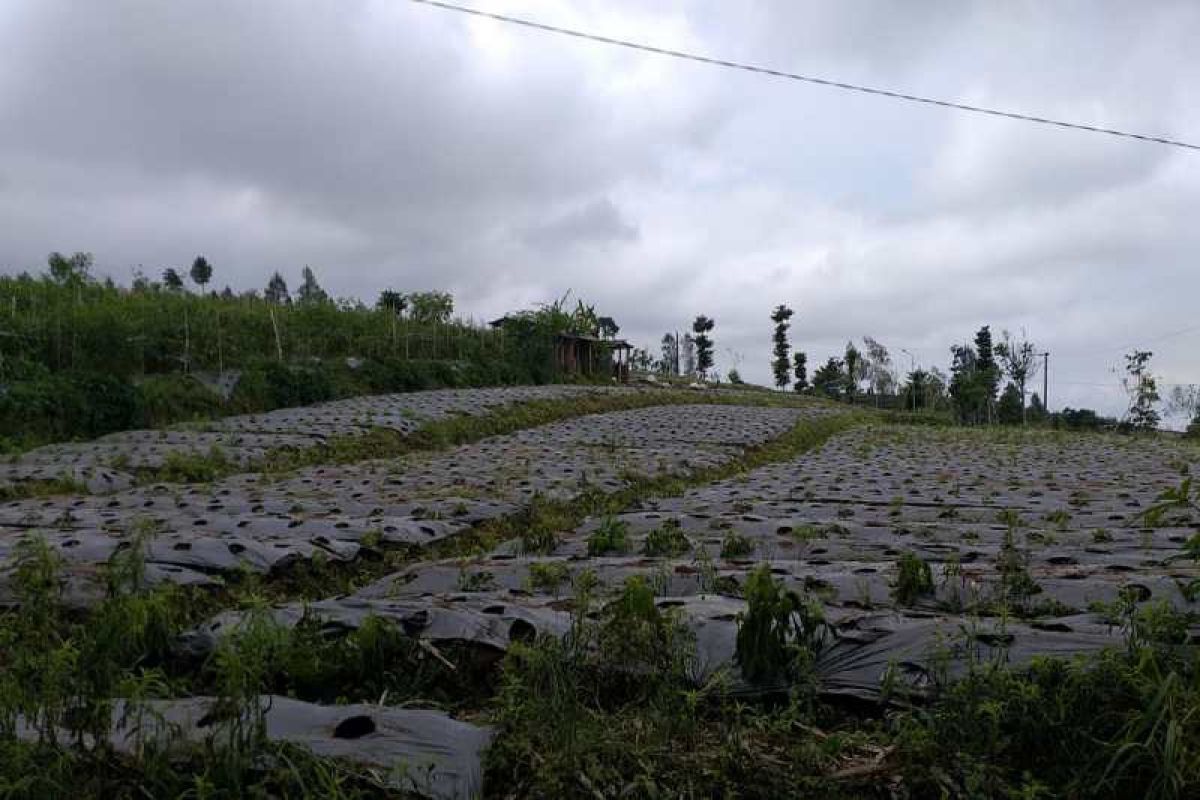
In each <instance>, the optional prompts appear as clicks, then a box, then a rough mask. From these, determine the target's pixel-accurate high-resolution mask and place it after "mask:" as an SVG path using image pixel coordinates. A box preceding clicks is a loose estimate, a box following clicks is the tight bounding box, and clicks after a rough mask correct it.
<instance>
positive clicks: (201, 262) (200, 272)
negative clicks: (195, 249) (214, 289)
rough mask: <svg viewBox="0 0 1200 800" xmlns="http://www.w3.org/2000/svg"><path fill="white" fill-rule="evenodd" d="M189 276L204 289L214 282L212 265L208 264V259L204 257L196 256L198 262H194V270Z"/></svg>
mask: <svg viewBox="0 0 1200 800" xmlns="http://www.w3.org/2000/svg"><path fill="white" fill-rule="evenodd" d="M188 274H189V275H190V276H191V278H192V281H193V282H194V283H195V284H196V285H197V286H199V287H200V288H201V289H203V288H204V287H205V286H207V285H208V282H209V281H211V280H212V274H213V268H212V264H210V263H208V259H207V258H205V257H204V256H196V260H195V261H193V262H192V268H191V270H189V272H188Z"/></svg>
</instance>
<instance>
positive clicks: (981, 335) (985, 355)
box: [975, 325, 1000, 423]
mask: <svg viewBox="0 0 1200 800" xmlns="http://www.w3.org/2000/svg"><path fill="white" fill-rule="evenodd" d="M975 374H976V380H977V381H978V382H979V387H980V392H981V393H982V395H983V411H984V413H985V418H986V421H987V422H989V423H990V422H992V420H993V419H995V416H996V414H995V411H996V392H997V391H999V389H1000V365H999V364H997V363H996V355H995V351H994V350H993V348H992V331H991V328H990V327H989V326H987V325H984V326H983V327H982V328H980V329H979V332H978V333H976V334H975Z"/></svg>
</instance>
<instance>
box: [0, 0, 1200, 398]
mask: <svg viewBox="0 0 1200 800" xmlns="http://www.w3.org/2000/svg"><path fill="white" fill-rule="evenodd" d="M479 5H480V6H481V7H483V6H484V5H485V4H484V3H483V2H482V0H479ZM486 5H487V7H495V8H497V9H501V10H506V11H511V12H513V13H517V14H522V15H526V16H531V17H538V18H543V19H546V20H547V21H550V22H556V23H560V24H565V25H570V26H573V27H580V28H588V29H595V30H599V31H602V32H604V33H606V34H610V35H615V36H627V37H630V38H637V39H644V40H647V41H652V42H655V43H659V44H662V45H665V46H668V47H679V48H681V49H693V50H697V51H700V52H704V53H709V54H713V55H719V56H728V57H731V58H737V59H742V60H747V61H754V62H761V63H765V64H769V65H772V66H778V67H780V68H782V69H788V70H794V71H797V72H802V73H805V74H815V75H823V76H829V77H835V78H839V79H844V80H849V81H858V82H863V83H869V84H877V85H884V86H888V87H893V88H898V89H906V90H912V91H914V92H917V93H925V94H932V95H940V96H945V97H948V98H951V99H960V100H964V101H967V102H978V103H984V104H990V105H996V106H999V107H1004V108H1016V109H1023V110H1028V111H1031V112H1033V113H1039V114H1044V115H1049V116H1062V117H1066V118H1070V119H1077V120H1079V121H1082V122H1094V123H1097V124H1102V125H1112V126H1117V127H1126V128H1130V129H1136V130H1145V131H1149V132H1161V133H1163V134H1166V135H1174V136H1177V137H1180V138H1189V137H1190V138H1192V139H1195V138H1197V137H1200V104H1198V103H1196V97H1195V90H1194V88H1193V87H1194V86H1196V85H1197V84H1198V83H1200V62H1198V61H1197V60H1196V59H1195V58H1194V49H1195V42H1196V41H1197V38H1198V36H1200V6H1197V5H1196V4H1195V3H1191V2H1186V1H1183V2H1164V3H1156V4H1152V5H1146V4H1140V5H1135V4H1129V3H1121V2H1115V0H1114V1H1113V2H1108V3H1100V4H1081V5H1073V4H995V3H984V2H966V3H963V2H951V1H950V0H947V1H946V2H931V3H921V4H917V5H916V7H914V6H913V5H912V4H904V5H903V6H899V5H896V4H894V3H888V2H882V1H881V2H868V3H841V4H828V3H823V2H817V1H816V0H812V1H811V2H807V1H806V2H791V0H759V2H754V3H747V4H742V5H739V6H738V8H737V9H736V10H734V9H732V8H731V7H730V5H729V4H728V3H725V2H719V1H718V0H665V2H662V3H655V4H650V5H647V4H645V3H635V2H632V0H574V1H573V2H571V3H569V4H565V3H564V4H545V3H540V2H536V0H503V1H502V0H495V1H494V2H489V3H488V4H486ZM1197 207H1200V157H1197V156H1196V155H1195V154H1192V153H1186V152H1177V151H1172V150H1168V149H1165V148H1161V147H1155V146H1151V145H1146V144H1139V143H1133V142H1126V141H1120V140H1110V139H1105V138H1101V137H1095V136H1087V135H1083V134H1079V133H1071V132H1065V131H1059V130H1051V129H1043V128H1035V127H1031V126H1027V125H1023V124H1021V123H1016V122H1012V121H1006V120H997V119H988V118H978V117H969V116H964V115H962V114H959V113H955V112H948V111H945V110H939V109H932V108H927V107H919V106H913V105H910V104H904V103H898V102H896V101H892V100H885V99H880V98H871V97H863V96H859V95H852V94H846V93H842V92H837V91H834V90H831V89H827V88H821V87H816V86H810V85H804V84H797V83H793V82H788V81H782V80H774V79H767V78H763V77H756V76H751V75H745V74H740V73H734V72H729V71H725V70H718V69H715V68H712V67H707V66H701V65H695V64H686V63H680V62H675V61H670V60H665V59H662V58H659V57H655V56H650V55H645V54H639V53H633V52H629V51H624V50H614V49H611V48H605V47H603V46H601V45H596V44H587V43H582V42H578V41H575V40H567V39H559V38H555V37H549V36H546V35H543V34H538V33H534V32H530V31H523V30H515V29H511V28H505V27H501V26H498V25H496V24H494V23H487V22H483V21H479V20H475V21H471V20H466V19H464V18H462V17H460V16H457V15H451V14H447V13H445V12H439V11H435V10H432V9H428V8H421V7H417V6H414V5H412V4H410V3H407V2H403V1H402V0H396V1H395V2H386V3H376V2H366V0H353V1H352V2H334V0H316V1H315V2H311V3H305V4H303V5H299V6H298V5H296V4H294V3H289V2H284V0H268V1H264V2H255V3H244V2H237V1H236V0H215V1H214V2H209V3H194V4H163V3H154V2H149V0H109V1H108V2H103V3H99V2H97V3H84V4H79V3H69V2H65V0H14V1H12V2H8V3H4V4H0V229H2V230H3V236H0V269H3V270H5V271H16V270H20V269H30V268H34V269H36V268H38V267H39V266H40V264H41V263H42V260H43V259H44V257H45V253H46V252H48V251H50V250H74V249H86V250H91V251H93V252H94V253H95V254H96V257H97V262H98V265H99V267H100V269H101V271H107V272H109V273H111V274H113V275H114V276H116V277H119V278H127V277H128V274H129V271H130V269H132V268H134V267H136V266H137V265H139V264H140V265H143V266H144V268H145V269H146V270H147V271H152V270H154V271H157V270H158V269H161V268H162V267H163V266H166V265H171V264H176V265H178V264H181V263H186V262H187V261H189V260H190V259H191V258H192V257H193V256H194V255H195V254H196V253H197V252H203V253H205V254H206V255H207V256H208V257H209V258H210V259H211V260H212V261H213V262H214V264H215V265H216V269H217V274H216V281H217V282H218V283H220V284H224V283H226V282H228V283H230V284H232V285H234V286H235V287H249V286H261V285H262V284H263V283H264V282H265V280H266V278H267V276H268V275H269V274H270V273H271V272H272V271H274V270H276V269H280V270H283V271H284V272H285V274H297V273H298V271H299V269H300V267H301V266H303V265H304V264H312V265H314V266H315V267H316V268H317V271H318V274H319V275H320V277H321V280H322V283H323V284H324V285H325V286H326V287H328V288H329V289H330V290H332V291H334V292H337V293H340V294H346V295H358V296H361V297H364V298H368V299H369V298H371V297H373V296H374V295H375V293H376V292H378V291H379V289H380V288H382V287H383V286H395V287H397V288H405V287H408V288H414V289H415V288H431V287H443V288H446V289H449V290H451V291H453V292H454V293H455V295H456V297H457V299H458V304H459V307H460V308H462V309H463V310H464V312H465V313H468V314H471V315H473V316H475V317H476V318H484V317H488V316H490V315H493V314H498V313H501V312H503V311H505V310H508V309H510V308H512V307H513V306H516V305H525V304H529V303H534V302H540V301H548V300H552V299H554V298H555V297H558V296H561V295H562V293H563V292H565V291H566V290H567V289H572V290H573V291H574V292H575V293H576V294H577V295H580V296H582V297H585V298H587V299H588V300H589V301H590V302H595V303H596V304H597V305H598V306H599V307H600V308H602V309H604V310H605V311H606V312H607V313H610V314H612V315H613V316H615V317H616V318H617V319H618V320H619V322H620V323H621V325H622V332H623V334H628V335H629V336H630V337H631V338H632V339H634V340H635V341H637V342H641V343H644V344H647V345H655V344H656V343H657V341H658V339H659V338H660V336H661V334H662V332H663V331H665V330H677V329H683V328H685V327H686V326H687V325H688V323H690V320H691V319H692V318H693V317H694V316H695V315H696V314H698V313H705V314H709V315H711V316H713V317H715V318H716V319H717V323H718V324H717V329H716V336H717V342H718V347H717V355H718V362H719V366H720V367H721V368H722V369H726V368H728V366H729V365H730V364H729V363H728V362H729V361H730V355H729V351H730V350H733V351H734V352H737V353H741V354H743V357H744V360H743V362H742V363H741V364H740V366H739V368H740V371H741V372H742V374H743V375H745V376H746V377H748V378H750V379H753V380H759V381H765V380H767V379H768V375H769V368H768V359H769V352H770V324H769V321H768V319H767V315H768V314H769V311H770V308H771V307H772V306H774V305H775V304H777V303H779V302H786V303H789V304H790V305H792V306H793V307H794V308H796V309H797V312H798V313H797V317H796V318H795V320H794V323H795V324H794V328H793V331H794V339H795V341H797V342H798V343H800V344H802V345H803V346H804V347H805V349H806V350H808V351H809V354H810V359H811V360H813V361H822V360H824V358H825V357H826V356H827V355H829V354H831V353H833V352H837V351H840V350H841V348H842V347H843V346H844V344H845V341H846V339H848V338H851V337H853V338H855V339H859V338H861V337H862V336H863V335H873V336H877V337H879V338H880V339H881V340H882V341H883V342H884V343H885V344H889V345H891V346H892V347H893V349H895V348H896V347H900V346H905V347H908V348H910V349H913V350H914V352H917V353H919V355H920V357H921V359H922V360H923V361H925V362H926V363H943V364H944V363H945V361H946V348H947V346H948V345H949V344H950V343H951V342H956V341H962V340H964V339H967V338H969V337H970V336H971V334H972V333H973V331H974V329H975V328H977V327H978V325H980V324H983V323H991V324H992V325H993V327H994V328H997V329H999V328H1003V327H1008V328H1013V329H1015V328H1019V327H1022V326H1024V327H1026V328H1027V329H1028V330H1029V333H1030V336H1031V337H1033V338H1035V339H1036V340H1037V341H1039V342H1040V343H1042V344H1043V345H1044V346H1046V347H1049V348H1050V349H1051V350H1052V351H1054V352H1055V353H1056V354H1058V355H1057V356H1056V359H1057V360H1056V365H1055V367H1054V369H1055V374H1057V375H1060V376H1062V377H1063V378H1064V379H1065V378H1072V379H1075V380H1074V382H1075V383H1076V384H1083V383H1102V384H1106V385H1110V386H1115V380H1114V376H1113V375H1112V374H1111V372H1109V369H1110V367H1111V365H1112V364H1113V363H1115V360H1116V359H1119V356H1120V354H1119V353H1113V352H1103V351H1105V349H1106V348H1109V349H1110V350H1111V347H1116V346H1117V345H1121V344H1124V343H1127V342H1136V341H1138V340H1139V339H1141V338H1145V339H1152V338H1154V337H1155V336H1156V335H1158V334H1161V333H1162V332H1165V331H1170V330H1173V329H1177V328H1182V327H1184V325H1186V322H1187V320H1190V319H1191V318H1192V316H1194V308H1192V307H1191V306H1192V305H1193V304H1190V303H1189V301H1188V299H1189V298H1194V297H1195V296H1196V294H1197V292H1198V291H1200V270H1197V269H1196V268H1195V253H1196V252H1200V226H1196V225H1195V222H1194V218H1195V209H1196V208H1197ZM1194 342H1195V340H1194V339H1188V338H1187V337H1182V338H1176V339H1169V340H1166V341H1163V342H1159V343H1156V344H1155V347H1154V349H1155V350H1156V363H1158V364H1160V365H1161V369H1162V371H1163V372H1164V374H1167V375H1169V376H1170V377H1171V378H1173V379H1175V380H1200V362H1198V360H1197V356H1196V352H1197V351H1196V348H1195V343H1194ZM1110 345H1111V347H1110ZM1097 352H1099V353H1100V354H1099V355H1097ZM1093 389H1094V387H1093V388H1089V387H1086V386H1082V385H1076V386H1074V387H1070V386H1068V385H1066V384H1064V385H1063V386H1062V387H1061V391H1057V390H1054V389H1052V393H1053V394H1055V395H1057V396H1058V397H1059V398H1060V400H1061V401H1062V402H1071V403H1072V404H1074V405H1080V404H1089V402H1090V403H1091V404H1092V405H1097V406H1100V407H1102V409H1103V410H1107V411H1112V410H1114V409H1115V408H1116V405H1119V401H1120V398H1119V396H1114V395H1113V394H1112V392H1111V391H1110V390H1108V389H1094V390H1093ZM1114 404H1115V405H1114Z"/></svg>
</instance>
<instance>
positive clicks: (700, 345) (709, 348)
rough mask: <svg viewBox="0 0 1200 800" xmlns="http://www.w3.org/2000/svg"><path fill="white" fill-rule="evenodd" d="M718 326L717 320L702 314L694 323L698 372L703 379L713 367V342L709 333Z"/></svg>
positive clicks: (693, 330)
mask: <svg viewBox="0 0 1200 800" xmlns="http://www.w3.org/2000/svg"><path fill="white" fill-rule="evenodd" d="M714 325H716V321H715V320H711V319H709V318H708V317H706V316H704V315H703V314H701V315H700V316H698V317H696V320H695V321H694V322H693V323H692V332H693V333H695V334H696V372H698V373H699V374H700V377H701V378H703V377H705V376H706V375H707V374H708V371H709V370H710V369H712V366H713V342H712V339H711V338H710V337H709V335H708V334H709V331H711V330H712V329H713V326H714Z"/></svg>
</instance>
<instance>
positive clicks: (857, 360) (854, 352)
mask: <svg viewBox="0 0 1200 800" xmlns="http://www.w3.org/2000/svg"><path fill="white" fill-rule="evenodd" d="M842 363H843V364H845V370H846V372H845V376H846V396H847V397H849V398H850V399H851V400H853V399H854V395H855V394H857V393H858V382H859V380H860V379H861V378H862V366H863V364H862V354H861V353H859V352H858V348H857V347H855V346H854V342H846V355H845V358H843V360H842Z"/></svg>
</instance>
